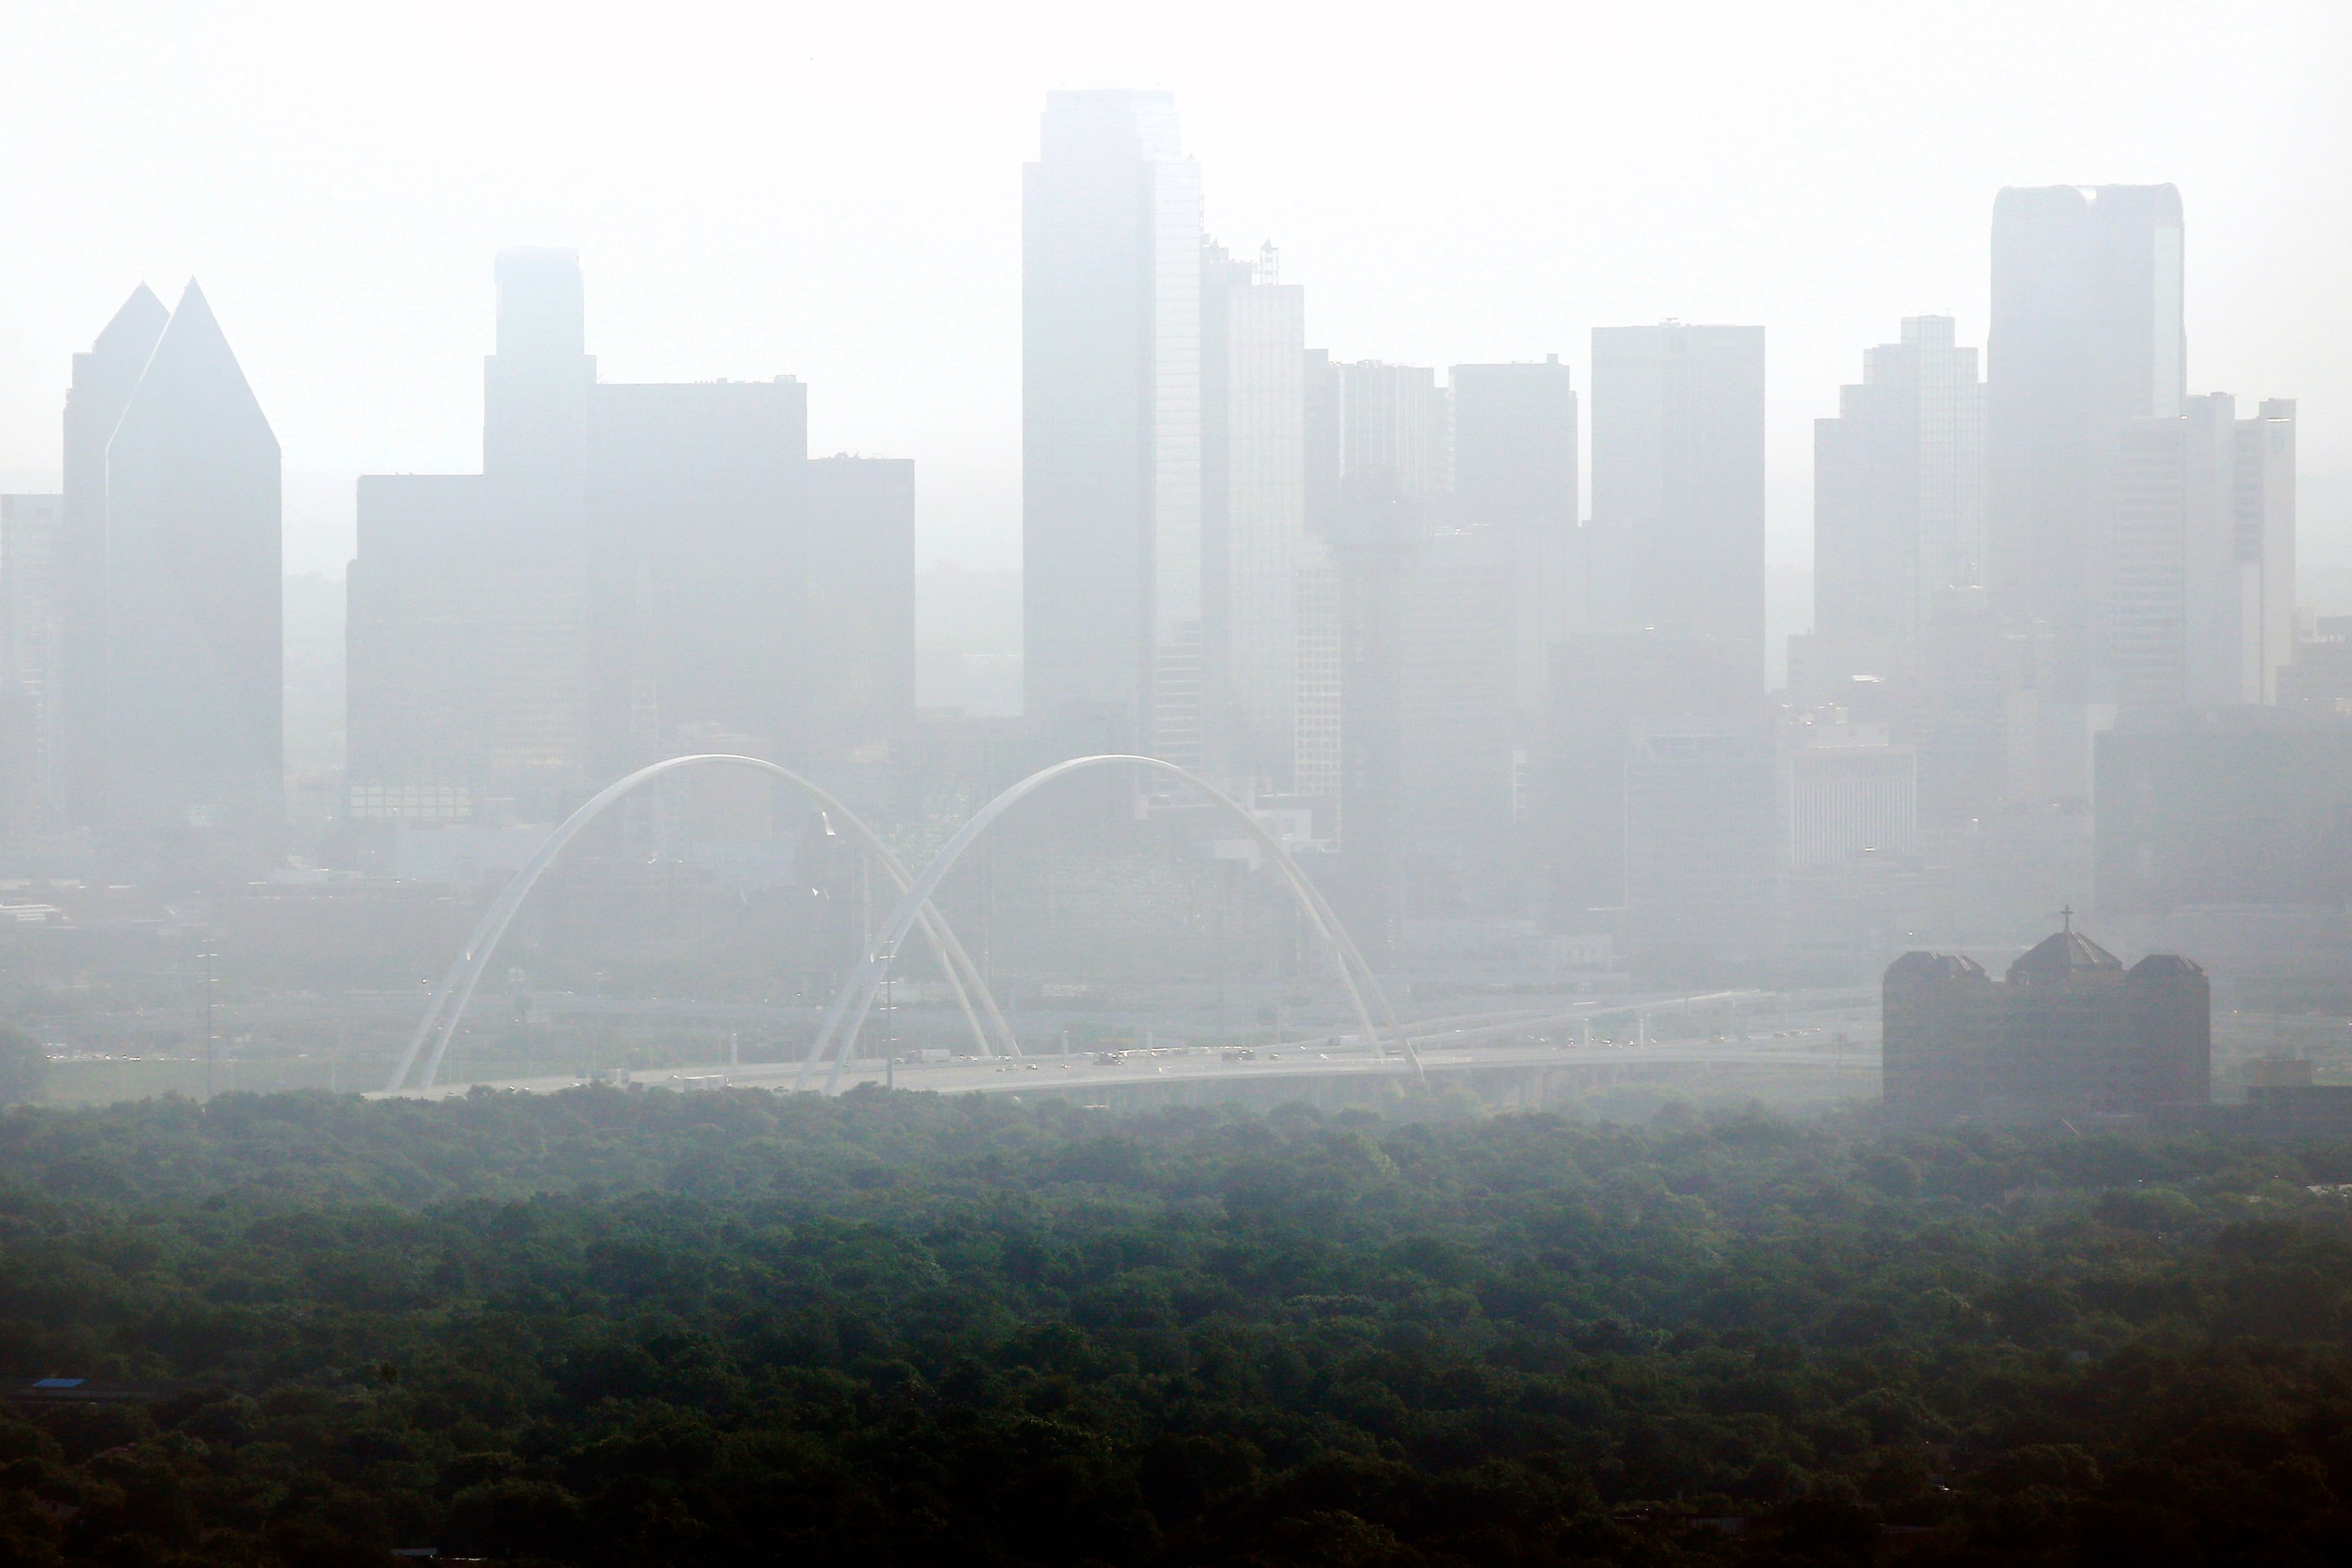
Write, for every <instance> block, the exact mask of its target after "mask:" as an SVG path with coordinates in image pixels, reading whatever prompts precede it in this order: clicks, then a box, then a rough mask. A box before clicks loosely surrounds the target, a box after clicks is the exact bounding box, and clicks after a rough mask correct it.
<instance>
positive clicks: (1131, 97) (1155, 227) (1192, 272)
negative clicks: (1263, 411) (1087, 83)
mask: <svg viewBox="0 0 2352 1568" xmlns="http://www.w3.org/2000/svg"><path fill="white" fill-rule="evenodd" d="M1201 240H1202V233H1201V175H1200V169H1199V166H1198V165H1196V164H1194V163H1192V162H1191V161H1190V160H1188V159H1187V158H1185V157H1184V156H1183V153H1182V151H1181V146H1180V144H1179V138H1178V124H1177V117H1176V103H1175V100H1174V98H1173V96H1172V95H1171V94H1169V93H1165V92H1125V91H1107V92H1055V93H1051V94H1049V95H1048V96H1047V98H1046V103H1045V117H1044V122H1043V127H1042V134H1041V137H1040V146H1039V157H1038V160H1037V162H1035V163H1031V164H1028V165H1027V166H1026V168H1025V169H1024V178H1023V182H1022V560H1023V580H1024V581H1023V586H1024V679H1025V686H1026V704H1027V708H1028V710H1029V712H1030V713H1031V714H1032V715H1035V716H1041V717H1052V716H1055V715H1061V714H1066V713H1068V712H1070V711H1071V710H1086V711H1090V712H1094V713H1096V714H1101V713H1103V712H1105V711H1106V710H1108V711H1109V712H1111V713H1113V714H1115V715H1116V717H1117V719H1118V721H1119V722H1120V723H1121V724H1122V725H1123V726H1124V727H1125V728H1126V729H1127V730H1128V731H1129V733H1131V734H1133V735H1135V736H1136V737H1138V740H1139V742H1150V739H1151V737H1152V735H1153V731H1154V730H1155V728H1156V727H1157V722H1156V721H1157V720H1158V717H1159V716H1158V714H1157V713H1156V712H1155V702H1154V690H1155V686H1156V684H1157V682H1156V673H1157V671H1158V669H1159V668H1160V666H1161V665H1162V663H1163V662H1173V663H1176V664H1180V665H1181V663H1182V661H1183V660H1184V658H1185V657H1186V656H1185V651H1184V650H1185V649H1186V647H1187V646H1188V645H1189V646H1190V647H1191V648H1192V656H1191V657H1192V661H1193V668H1195V670H1197V661H1198V647H1199V637H1200V621H1201V615H1202V593H1201ZM1190 695H1191V697H1192V700H1193V702H1194V703H1195V708H1194V711H1193V720H1194V721H1195V722H1197V698H1198V689H1197V682H1195V685H1194V688H1193V689H1192V692H1191V694H1190ZM1178 722H1179V723H1180V724H1181V722H1182V721H1181V719H1180V720H1179V721H1178Z"/></svg>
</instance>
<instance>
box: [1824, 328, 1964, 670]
mask: <svg viewBox="0 0 2352 1568" xmlns="http://www.w3.org/2000/svg"><path fill="white" fill-rule="evenodd" d="M1984 525H1985V510H1984V383H1983V380H1982V378H1981V377H1980V376H1979V374H1978V370H1977V352H1976V350H1974V349H1971V348H1962V347H1959V346H1958V344H1957V343H1956V342H1954V333H1953V324H1952V320H1951V318H1950V317H1948V316H1916V317H1911V318H1907V319H1906V320H1905V321H1904V322H1903V330H1902V338H1901V341H1900V342H1894V343H1886V344H1882V345H1880V346H1879V347H1877V348H1874V349H1872V350H1870V351H1869V352H1868V353H1866V354H1864V360H1863V380H1862V383H1861V384H1859V385H1854V386H1846V387H1842V388H1840V389H1839V394H1838V416H1837V417H1836V418H1834V419H1819V420H1815V421H1814V423H1813V626H1814V631H1813V644H1814V646H1813V648H1812V650H1811V658H1810V659H1808V660H1805V661H1802V662H1804V663H1805V664H1806V665H1807V667H1808V670H1809V673H1811V674H1812V675H1813V676H1814V677H1815V679H1816V680H1817V681H1821V682H1826V683H1832V684H1833V683H1835V682H1837V681H1842V680H1846V679H1853V678H1856V677H1867V678H1874V679H1881V680H1908V679H1914V678H1916V676H1917V675H1918V673H1919V669H1920V662H1921V645H1922V640H1923V638H1924V637H1925V636H1926V627H1927V619H1928V617H1929V616H1930V615H1931V614H1932V613H1933V610H1934V606H1935V604H1936V601H1937V595H1938V594H1939V593H1941V592H1942V591H1944V590H1946V589H1949V588H1956V587H1960V588H1965V587H1973V586H1975V585H1977V584H1979V583H1981V582H1982V581H1983V575H1982V574H1983V570H1984V548H1985V544H1984ZM1793 675H1794V671H1793V670H1792V678H1793Z"/></svg>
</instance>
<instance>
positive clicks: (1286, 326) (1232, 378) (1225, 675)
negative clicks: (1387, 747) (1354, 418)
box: [1201, 245, 1319, 789]
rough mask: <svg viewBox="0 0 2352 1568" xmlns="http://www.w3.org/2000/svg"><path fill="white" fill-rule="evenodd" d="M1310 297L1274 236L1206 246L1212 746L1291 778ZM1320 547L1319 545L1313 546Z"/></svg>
mask: <svg viewBox="0 0 2352 1568" xmlns="http://www.w3.org/2000/svg"><path fill="white" fill-rule="evenodd" d="M1306 342H1307V297H1306V290H1305V289H1301V288H1299V287H1298V285H1297V284H1295V283H1284V282H1282V281H1281V279H1280V275H1279V272H1278V270H1277V267H1276V256H1275V251H1274V247H1272V246H1270V245H1269V246H1267V247H1265V248H1264V249H1263V250H1262V251H1261V252H1260V254H1259V256H1258V257H1257V258H1256V259H1255V260H1254V261H1235V260H1234V259H1233V258H1232V257H1231V256H1230V255H1228V254H1227V253H1226V251H1225V249H1224V247H1222V246H1217V245H1210V246H1207V247H1204V248H1203V250H1202V264H1201V416H1202V417H1201V476H1202V485H1201V522H1202V531H1201V539H1202V552H1201V554H1202V570H1203V578H1202V612H1203V614H1202V618H1203V621H1204V623H1205V626H1206V629H1207V635H1206V637H1204V639H1203V642H1204V662H1205V665H1206V679H1207V687H1208V689H1209V691H1210V692H1211V693H1212V698H1211V701H1210V709H1211V714H1210V718H1209V727H1210V753H1211V760H1212V761H1213V763H1214V765H1216V766H1218V767H1220V768H1221V769H1222V770H1223V771H1225V772H1226V773H1228V774H1229V775H1230V776H1232V777H1234V778H1236V779H1255V780H1260V781H1264V782H1265V783H1266V784H1270V785H1272V786H1273V787H1275V788H1277V789H1288V788H1290V787H1292V783H1293V778H1294V775H1295V773H1296V771H1297V766H1296V763H1297V759H1296V754H1295V753H1296V747H1297V681H1298V636H1299V619H1298V596H1299V571H1300V568H1301V567H1302V566H1303V565H1309V564H1312V559H1311V556H1310V546H1309V541H1308V539H1307V468H1306V461H1307V403H1306V395H1307V364H1306ZM1312 553H1313V554H1314V555H1319V550H1318V551H1316V552H1312Z"/></svg>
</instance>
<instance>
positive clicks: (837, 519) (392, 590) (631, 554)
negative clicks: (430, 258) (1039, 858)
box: [348, 250, 1197, 823]
mask: <svg viewBox="0 0 2352 1568" xmlns="http://www.w3.org/2000/svg"><path fill="white" fill-rule="evenodd" d="M1196 265H1197V258H1196ZM580 276H581V275H580V266H579V259H578V258H577V256H576V254H574V253H573V252H571V251H543V250H529V251H509V252H506V253H504V254H502V255H501V256H500V257H499V339H498V353H496V354H494V355H492V356H491V357H490V360H489V362H488V367H487V370H486V381H487V388H486V389H487V392H488V396H487V398H486V408H485V417H484V422H483V438H482V455H483V471H482V472H481V473H479V474H448V475H410V474H401V475H382V476H369V477H366V478H362V479H361V480H360V486H359V554H358V559H356V560H355V561H354V562H353V563H352V569H351V577H350V606H351V608H350V621H349V627H350V633H349V637H350V660H349V667H348V668H349V672H350V673H349V687H348V691H349V700H348V710H349V714H350V721H349V726H348V732H349V735H350V747H349V755H350V763H349V770H348V773H349V779H350V784H351V792H350V808H351V814H352V816H353V817H354V818H356V819H360V820H368V819H375V820H403V821H408V822H413V823H433V822H450V821H463V820H467V819H469V818H478V816H479V815H480V813H481V811H482V810H483V809H484V808H485V807H486V806H487V807H488V808H490V809H491V810H493V811H494V812H495V813H496V814H497V815H499V816H506V815H508V814H509V813H510V814H512V815H513V816H515V817H517V818H518V819H520V820H523V821H547V820H552V819H553V818H554V817H556V816H560V815H561V814H562V813H563V812H565V811H568V810H570V809H571V807H572V805H576V804H577V803H578V801H579V800H580V799H581V798H582V797H583V795H585V794H586V793H587V792H588V791H589V790H590V789H592V788H593V787H594V786H595V785H596V784H602V783H604V782H607V781H609V780H610V779H612V778H614V777H615V776H617V775H619V774H620V773H625V772H626V771H627V770H629V769H631V768H634V767H637V766H641V765H643V764H644V763H648V762H651V761H654V760H656V758H659V757H663V756H669V755H675V754H677V752H679V751H680V750H681V749H682V748H684V749H702V748H703V747H704V746H705V745H706V743H707V742H708V741H709V737H711V736H714V735H720V736H725V737H727V738H728V740H727V743H728V744H730V745H731V746H736V747H740V748H742V749H745V750H749V751H752V752H757V753H758V754H761V755H763V756H769V757H772V759H774V760H776V761H778V762H782V763H787V764H789V765H791V766H793V767H795V768H798V769H801V770H803V771H804V772H810V773H816V774H817V775H819V776H821V777H827V776H833V770H835V769H837V768H841V767H845V766H847V765H848V764H849V763H852V762H854V761H856V758H857V757H858V756H861V755H863V756H867V757H871V756H872V755H875V754H877V752H876V747H877V745H878V744H880V743H882V742H887V738H888V736H889V735H890V733H891V732H892V731H893V730H894V729H895V727H896V726H897V725H898V723H899V722H900V721H903V720H904V719H905V717H906V716H907V713H908V710H909V709H910V708H911V706H912V702H913V696H912V687H911V684H910V683H911V680H912V674H911V671H912V668H913V659H914V647H913V643H914V631H913V609H912V604H913V576H914V562H913V549H914V545H913V537H914V535H913V530H914V475H913V470H912V467H911V465H909V464H906V463H902V462H893V461H888V460H884V459H878V458H877V459H865V458H834V459H831V460H829V461H828V462H827V463H824V464H817V465H812V464H811V463H810V462H809V461H808V435H807V432H808V393H807V389H806V388H805V387H804V386H803V385H802V384H801V383H800V382H798V381H797V380H795V379H794V378H793V377H791V376H777V377H773V378H772V379H770V380H766V381H722V382H702V383H690V384H616V383H600V382H598V381H597V380H596V379H595V363H596V362H595V360H594V359H593V357H591V356H590V355H588V354H587V353H585V352H584V349H583V342H584V331H583V315H582V290H581V283H580Z"/></svg>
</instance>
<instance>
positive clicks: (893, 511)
mask: <svg viewBox="0 0 2352 1568" xmlns="http://www.w3.org/2000/svg"><path fill="white" fill-rule="evenodd" d="M805 511H806V516H807V519H808V524H807V528H806V530H805V531H804V535H803V537H804V539H805V543H804V545H803V573H804V574H805V576H804V581H803V586H802V592H801V595H799V598H798V601H797V602H798V603H800V604H802V605H804V606H805V608H804V610H803V614H802V615H801V616H798V617H796V618H798V619H801V620H803V622H804V623H805V624H806V626H807V633H806V652H805V655H804V658H805V663H804V664H803V669H804V670H805V672H806V673H805V674H804V675H803V677H802V678H801V679H800V680H799V681H797V682H795V684H797V685H799V686H801V687H802V689H803V690H804V692H805V693H806V697H805V700H806V703H807V706H808V720H807V742H806V747H807V752H808V754H809V756H810V757H811V759H812V761H813V762H814V764H815V765H816V766H817V767H818V768H820V769H821V770H822V771H824V772H826V773H833V772H836V771H838V770H840V769H843V768H845V767H864V766H869V765H874V764H878V763H886V762H888V761H889V760H890V750H891V747H892V746H893V745H894V744H895V743H896V742H898V741H899V739H900V738H901V736H902V735H903V732H904V730H905V727H906V726H907V724H908V722H909V721H911V720H912V719H913V717H914V712H915V465H914V464H913V463H911V462H908V461H907V460H905V459H904V458H852V457H847V456H835V457H831V458H815V459H813V460H812V461H811V462H810V463H809V465H808V468H807V500H806V502H805Z"/></svg>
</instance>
